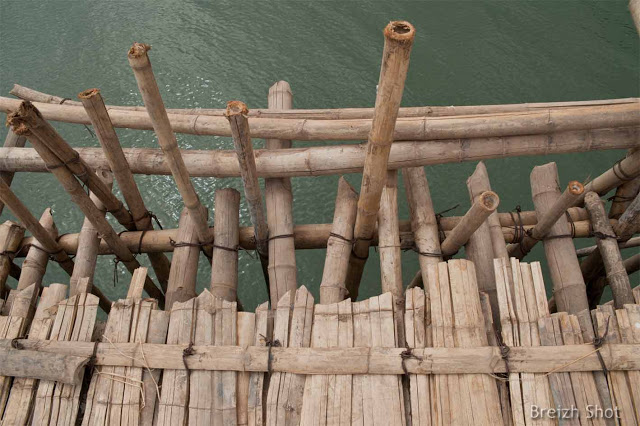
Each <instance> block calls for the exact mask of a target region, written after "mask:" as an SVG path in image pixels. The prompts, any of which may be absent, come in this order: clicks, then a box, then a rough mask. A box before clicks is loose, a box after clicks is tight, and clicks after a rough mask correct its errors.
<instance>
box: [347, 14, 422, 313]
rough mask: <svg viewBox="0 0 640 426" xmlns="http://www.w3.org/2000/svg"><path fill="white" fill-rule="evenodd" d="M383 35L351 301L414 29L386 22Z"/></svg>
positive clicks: (377, 199)
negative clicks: (383, 40) (382, 48)
mask: <svg viewBox="0 0 640 426" xmlns="http://www.w3.org/2000/svg"><path fill="white" fill-rule="evenodd" d="M384 37H385V42H384V50H383V54H382V65H381V67H380V79H379V81H378V86H377V93H376V103H375V109H374V113H373V119H372V122H371V129H370V131H369V132H368V139H367V146H366V154H365V159H364V166H363V167H364V168H363V172H362V185H361V187H360V197H359V198H358V213H357V215H356V223H355V227H354V230H353V235H354V245H353V251H352V254H351V258H350V260H349V272H348V273H347V290H349V295H350V296H351V299H352V300H357V298H358V287H359V285H360V280H361V279H362V273H363V271H364V265H365V262H366V261H367V258H368V257H369V246H370V244H371V239H372V237H373V232H374V229H375V225H376V219H377V215H378V210H379V209H380V197H381V196H382V190H383V188H384V186H385V182H386V180H387V163H388V162H389V153H390V151H391V145H392V143H393V135H394V129H395V127H396V119H397V117H398V109H399V108H400V102H401V100H402V92H403V91H404V81H405V78H406V76H407V70H408V68H409V57H410V54H411V47H412V45H413V39H414V37H415V29H414V28H413V26H412V25H411V24H410V23H408V22H405V21H394V22H390V23H389V24H388V25H387V26H386V27H385V29H384Z"/></svg>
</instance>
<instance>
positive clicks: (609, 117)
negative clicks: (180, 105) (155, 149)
mask: <svg viewBox="0 0 640 426" xmlns="http://www.w3.org/2000/svg"><path fill="white" fill-rule="evenodd" d="M20 102H22V101H21V100H17V99H11V98H6V97H0V111H4V112H10V111H14V110H16V109H18V106H19V105H20ZM34 105H35V106H36V107H37V108H38V109H39V110H40V112H41V113H42V115H43V116H44V118H46V119H47V120H53V121H60V122H65V123H76V124H91V121H90V120H89V117H88V115H87V113H86V111H85V110H84V108H82V107H79V106H64V105H53V104H47V103H41V102H35V103H34ZM109 116H110V118H111V121H112V123H113V125H114V126H115V127H119V128H129V129H139V130H153V125H152V120H151V119H150V118H149V114H147V113H146V112H144V111H123V110H111V111H109ZM167 118H168V120H169V124H170V126H171V130H173V132H175V133H186V134H194V135H209V136H231V129H229V125H228V123H227V120H226V118H225V117H219V116H210V115H201V114H200V115H184V114H167ZM371 122H372V120H369V119H354V120H306V119H281V118H258V117H253V118H250V119H249V126H250V127H251V132H252V134H251V137H254V138H271V139H278V138H280V139H295V140H323V141H324V140H364V139H367V136H368V134H369V132H370V130H371ZM638 122H640V103H635V104H634V103H629V104H613V105H607V106H599V105H598V106H582V107H575V108H571V109H567V108H546V109H541V110H536V111H528V112H515V113H503V114H495V115H466V116H448V117H447V116H445V117H418V118H399V119H398V120H397V123H396V126H395V131H394V134H393V139H394V140H433V139H456V138H470V137H501V136H515V135H532V134H547V133H550V132H560V131H571V130H584V129H598V128H615V127H629V126H635V125H637V124H638Z"/></svg>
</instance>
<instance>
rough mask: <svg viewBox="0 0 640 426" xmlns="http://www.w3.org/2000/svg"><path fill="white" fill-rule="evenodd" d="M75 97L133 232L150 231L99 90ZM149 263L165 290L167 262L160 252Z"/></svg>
mask: <svg viewBox="0 0 640 426" xmlns="http://www.w3.org/2000/svg"><path fill="white" fill-rule="evenodd" d="M78 97H79V98H80V99H81V101H82V105H83V106H84V109H85V111H86V112H87V115H88V116H89V119H90V120H91V124H92V125H93V130H94V131H95V133H96V136H97V137H98V141H100V145H101V146H102V150H103V152H104V155H105V158H106V160H107V162H108V163H109V168H110V169H111V171H112V172H113V176H114V178H115V180H116V181H117V182H118V187H119V188H120V191H121V192H122V196H123V197H124V199H125V201H126V202H127V206H128V207H129V211H130V212H131V216H132V219H133V221H134V223H135V227H136V229H137V230H138V231H149V230H153V224H152V223H151V218H152V215H151V213H149V211H148V210H147V208H146V207H145V205H144V201H143V199H142V195H140V190H139V189H138V186H137V185H136V182H135V180H134V179H133V173H131V169H130V168H129V165H128V163H127V159H126V157H125V155H124V152H122V147H121V146H120V140H119V139H118V135H117V134H116V132H115V130H114V128H113V125H112V124H111V120H110V119H109V113H108V112H107V109H106V107H105V105H104V101H103V99H102V95H101V94H100V91H99V90H98V89H90V90H85V91H84V92H82V93H80V94H79V95H78ZM149 261H150V262H151V266H153V270H154V271H155V272H156V277H157V279H158V283H159V284H160V287H161V288H162V289H163V290H164V291H166V290H167V282H168V280H169V269H170V267H171V264H170V262H169V259H167V257H166V256H165V255H164V254H162V253H149Z"/></svg>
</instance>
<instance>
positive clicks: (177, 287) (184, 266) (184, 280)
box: [164, 207, 200, 311]
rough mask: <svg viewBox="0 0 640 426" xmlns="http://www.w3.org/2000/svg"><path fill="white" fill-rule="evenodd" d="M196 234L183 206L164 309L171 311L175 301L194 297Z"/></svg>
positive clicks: (196, 272)
mask: <svg viewBox="0 0 640 426" xmlns="http://www.w3.org/2000/svg"><path fill="white" fill-rule="evenodd" d="M197 242H198V235H197V234H196V230H195V223H194V221H193V218H192V217H191V214H190V213H189V209H188V208H186V207H185V208H183V209H182V212H181V213H180V222H179V223H178V236H177V237H176V239H175V243H174V245H175V246H176V247H175V248H174V249H173V256H172V258H171V271H170V273H169V285H168V287H167V292H166V293H165V296H166V303H165V306H164V309H165V311H171V307H172V306H173V304H174V303H176V302H186V301H187V300H189V299H192V298H194V297H196V282H197V278H198V261H199V259H200V247H198V245H197V244H196V243H197Z"/></svg>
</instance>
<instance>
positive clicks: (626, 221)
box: [613, 194, 640, 242]
mask: <svg viewBox="0 0 640 426" xmlns="http://www.w3.org/2000/svg"><path fill="white" fill-rule="evenodd" d="M613 231H614V232H615V233H616V235H617V236H618V241H621V242H624V241H627V240H629V239H630V238H631V237H632V236H633V234H635V233H636V232H638V231H640V194H638V195H636V197H635V198H634V200H633V201H632V202H631V203H630V204H629V206H628V207H627V210H625V212H624V213H622V215H620V219H619V220H618V223H616V224H615V225H614V226H613Z"/></svg>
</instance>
